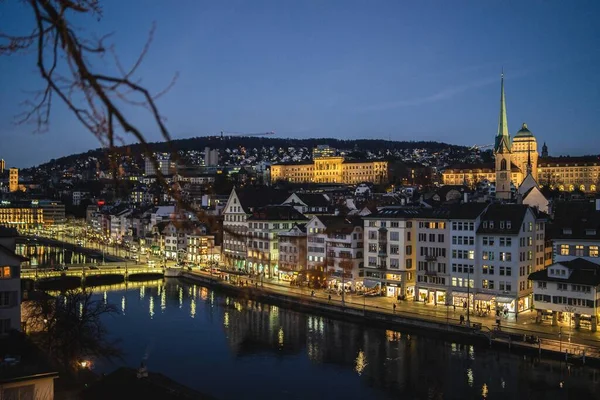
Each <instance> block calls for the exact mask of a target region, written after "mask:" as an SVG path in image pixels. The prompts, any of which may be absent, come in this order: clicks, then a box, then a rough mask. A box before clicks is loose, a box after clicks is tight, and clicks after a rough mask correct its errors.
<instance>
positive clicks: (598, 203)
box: [596, 198, 600, 211]
mask: <svg viewBox="0 0 600 400" xmlns="http://www.w3.org/2000/svg"><path fill="white" fill-rule="evenodd" d="M596 211H600V198H597V199H596Z"/></svg>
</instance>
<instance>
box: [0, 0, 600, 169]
mask: <svg viewBox="0 0 600 400" xmlns="http://www.w3.org/2000/svg"><path fill="white" fill-rule="evenodd" d="M7 3H9V4H3V5H2V6H0V11H1V12H2V14H1V15H0V26H2V27H3V29H8V28H17V27H19V28H21V29H22V27H23V26H28V25H27V24H29V25H31V23H32V16H31V15H30V14H29V13H28V12H27V10H26V9H25V8H24V6H22V5H19V3H20V2H17V1H10V2H7ZM102 3H103V4H104V17H103V19H102V20H101V21H100V22H96V21H95V20H92V19H88V20H85V21H82V25H83V26H82V27H83V28H85V29H86V30H88V31H90V32H94V33H97V34H103V33H107V32H111V31H115V32H116V34H115V36H114V41H115V43H116V45H117V51H118V53H119V54H120V56H121V58H122V61H123V62H124V63H125V64H127V63H128V62H131V61H133V60H134V59H135V57H136V55H137V54H138V53H139V51H140V49H141V48H142V46H143V44H144V42H145V40H146V37H147V33H148V31H149V29H150V26H151V24H152V22H153V21H156V23H157V30H156V35H155V40H154V42H153V44H152V47H151V49H150V52H149V54H148V56H147V58H146V61H145V63H144V65H143V66H142V68H140V70H139V74H138V76H139V77H140V78H142V79H143V81H142V83H144V84H145V85H146V86H148V87H149V88H151V89H155V90H159V89H160V88H162V87H163V86H164V85H166V84H167V83H168V82H169V81H170V79H171V77H172V75H173V74H174V73H176V72H178V73H179V74H180V78H179V80H178V82H177V84H176V86H175V87H174V88H173V89H172V90H171V91H170V92H169V93H168V94H167V95H165V96H164V97H163V98H161V99H160V101H159V103H158V104H159V106H160V108H161V111H162V113H163V115H164V116H165V117H166V118H167V124H168V127H169V129H170V131H171V133H172V136H173V137H174V138H185V137H192V136H201V135H207V134H215V133H217V132H219V131H220V130H222V129H224V130H229V131H242V132H262V131H270V130H274V131H276V132H277V136H278V137H338V138H386V139H387V138H391V139H394V140H421V139H424V140H439V141H445V142H449V143H456V144H465V145H472V144H479V145H483V144H489V143H493V136H494V135H495V133H496V129H497V118H498V110H499V105H498V102H499V97H500V81H499V79H500V78H499V76H500V69H501V68H502V67H504V71H505V76H506V96H507V109H508V124H509V131H510V133H511V135H514V133H515V132H516V131H517V130H518V129H519V127H520V125H521V123H522V122H524V121H525V122H527V123H528V125H529V128H530V129H531V130H532V131H533V132H534V134H535V135H536V136H537V138H538V141H539V142H540V146H541V143H542V142H544V141H546V142H547V143H548V146H549V148H550V153H551V154H553V155H558V154H571V155H575V154H587V153H598V152H600V145H598V141H597V139H596V138H598V135H599V131H598V127H599V126H600V24H598V20H597V18H598V15H600V2H598V1H584V0H578V1H574V2H569V1H562V0H561V1H525V2H523V1H479V0H478V1H469V2H467V1H459V0H452V1H441V0H438V1H432V2H429V1H418V2H417V1H413V2H408V1H366V0H365V1H352V0H341V1H334V0H326V1H323V0H314V1H309V0H306V1H303V0H273V1H259V0H252V1H250V0H247V1H216V2H215V1H211V2H209V1H202V0H189V1H183V0H177V1H167V0H164V1H158V0H144V1H142V0H127V1H123V0H107V1H103V2H102ZM524 3H525V4H524ZM0 70H1V71H2V74H1V75H0V87H1V88H2V90H1V91H0V130H1V132H2V133H1V141H0V143H1V145H0V158H4V159H6V160H7V163H8V164H9V165H14V166H18V167H26V166H30V165H33V164H37V163H41V162H45V161H47V160H49V159H51V158H55V157H60V156H62V155H68V154H71V153H74V152H80V151H85V150H88V149H90V148H95V147H98V142H97V141H96V139H95V138H94V137H93V136H92V135H91V134H90V133H89V132H87V131H85V129H84V128H83V127H82V126H80V125H79V123H78V122H77V121H76V120H75V118H74V117H72V116H71V115H69V114H68V113H67V112H66V111H65V109H64V107H62V106H58V105H57V106H56V107H55V109H54V113H53V120H52V125H51V127H50V130H49V132H47V133H44V134H41V135H38V134H32V133H31V132H32V128H33V127H32V126H27V125H25V126H16V125H15V124H14V123H13V120H14V118H13V117H14V116H15V115H16V114H18V113H19V111H20V110H23V108H22V107H21V106H20V103H21V102H22V101H23V100H25V99H27V98H28V96H29V95H28V94H27V93H25V91H26V90H32V89H35V88H36V87H40V86H41V81H40V79H39V77H38V76H37V75H36V70H35V60H34V58H33V55H25V56H18V57H10V58H0ZM136 122H137V123H138V125H139V126H140V127H142V128H143V129H144V130H145V131H146V134H147V135H148V136H149V137H150V138H152V139H158V135H157V131H156V128H155V126H154V125H152V123H151V122H150V120H149V118H148V116H147V115H146V114H145V113H144V112H142V111H139V112H137V113H136Z"/></svg>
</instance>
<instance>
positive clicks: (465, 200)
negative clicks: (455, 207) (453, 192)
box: [463, 192, 469, 203]
mask: <svg viewBox="0 0 600 400" xmlns="http://www.w3.org/2000/svg"><path fill="white" fill-rule="evenodd" d="M463 202H465V203H468V202H469V193H467V192H465V193H464V194H463Z"/></svg>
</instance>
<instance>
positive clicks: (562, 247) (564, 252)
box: [560, 244, 569, 256]
mask: <svg viewBox="0 0 600 400" xmlns="http://www.w3.org/2000/svg"><path fill="white" fill-rule="evenodd" d="M560 255H561V256H568V255H569V245H568V244H561V245H560Z"/></svg>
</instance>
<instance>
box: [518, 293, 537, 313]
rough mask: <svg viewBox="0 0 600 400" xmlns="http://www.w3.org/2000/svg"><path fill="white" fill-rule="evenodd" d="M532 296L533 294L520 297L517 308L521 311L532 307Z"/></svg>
mask: <svg viewBox="0 0 600 400" xmlns="http://www.w3.org/2000/svg"><path fill="white" fill-rule="evenodd" d="M531 296H532V295H527V296H523V297H521V298H520V299H519V301H518V302H517V310H519V312H523V311H527V310H529V309H530V308H531V305H532V304H533V303H532V301H531Z"/></svg>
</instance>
